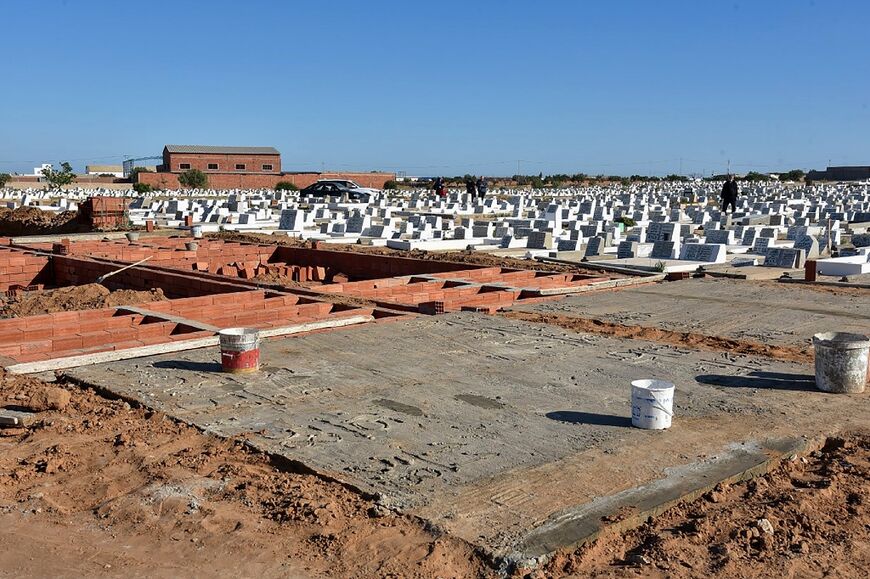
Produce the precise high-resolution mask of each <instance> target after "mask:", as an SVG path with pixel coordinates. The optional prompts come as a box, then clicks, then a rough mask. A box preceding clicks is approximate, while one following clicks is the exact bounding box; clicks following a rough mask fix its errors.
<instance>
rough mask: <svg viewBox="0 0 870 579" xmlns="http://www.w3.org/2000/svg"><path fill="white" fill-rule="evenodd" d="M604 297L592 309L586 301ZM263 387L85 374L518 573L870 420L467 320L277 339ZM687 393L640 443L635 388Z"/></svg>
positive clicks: (781, 371) (134, 373)
mask: <svg viewBox="0 0 870 579" xmlns="http://www.w3.org/2000/svg"><path fill="white" fill-rule="evenodd" d="M584 299H587V298H584ZM261 356H262V364H263V371H262V372H260V373H259V374H256V375H247V376H246V375H230V374H221V373H219V372H218V371H217V370H218V369H219V362H218V360H219V353H218V351H217V349H216V348H211V349H203V350H198V351H192V352H183V353H176V354H171V355H164V356H154V357H151V358H147V359H138V360H128V361H121V362H115V363H110V364H100V365H95V366H90V367H86V368H78V369H75V370H72V371H70V372H69V373H68V375H69V376H70V377H71V378H73V379H75V380H79V381H82V382H86V383H88V384H92V385H94V386H97V387H99V388H103V389H106V390H108V391H111V392H114V393H116V394H119V395H122V396H125V397H130V398H134V399H137V400H140V401H142V402H144V403H145V404H147V405H149V406H151V407H154V408H158V409H160V410H162V411H165V412H167V413H168V414H170V415H172V416H176V417H178V418H180V419H182V420H185V421H188V422H190V423H193V424H196V425H198V426H199V427H201V428H203V429H205V430H206V431H210V432H215V433H217V434H219V435H223V436H230V435H237V436H243V437H245V438H247V439H248V440H249V441H251V443H252V444H254V445H255V446H256V447H258V448H261V449H263V450H267V451H270V452H275V453H278V454H280V455H283V456H285V457H287V458H288V459H289V460H291V461H295V462H297V463H301V464H303V465H305V466H306V467H308V468H310V469H313V470H315V471H317V472H320V473H322V474H324V475H327V476H331V477H335V478H337V479H339V480H342V481H345V482H347V483H348V484H352V485H355V486H357V487H358V488H360V489H362V490H364V491H367V492H371V493H376V494H377V495H378V496H380V497H381V500H382V501H383V502H385V503H388V504H391V505H393V506H396V507H398V508H401V509H403V510H405V511H407V512H410V513H413V514H415V515H418V516H421V517H423V518H425V519H427V520H429V521H431V522H432V524H434V525H437V526H439V527H441V528H443V529H444V530H446V531H447V532H450V533H454V534H456V535H458V536H460V537H462V538H464V539H466V540H468V541H471V542H472V543H475V544H477V545H480V546H481V547H483V548H484V549H486V550H487V551H488V552H490V553H491V554H493V556H496V557H502V558H504V560H505V561H508V562H509V561H515V560H518V559H525V558H530V557H531V558H536V557H541V556H544V555H546V554H547V553H549V552H551V551H552V550H554V549H557V548H560V547H563V546H568V545H572V544H575V543H576V542H578V541H581V540H583V539H585V538H588V537H589V536H591V535H592V534H594V533H595V532H596V530H597V528H598V526H599V524H600V517H601V516H602V513H605V514H607V513H609V514H612V513H613V511H614V510H615V509H620V508H622V507H626V506H633V507H634V508H635V509H636V512H637V513H638V516H642V515H643V513H645V512H651V511H652V510H654V509H657V508H663V505H666V504H668V502H669V501H673V500H677V499H679V498H680V497H683V496H686V495H687V494H691V493H696V492H701V491H702V490H703V489H706V488H709V487H710V486H711V485H714V484H716V483H717V482H718V481H720V480H722V479H725V478H728V477H732V476H741V475H742V474H744V473H745V472H747V471H751V470H752V469H758V468H763V466H764V465H765V464H766V463H767V461H769V460H770V459H771V457H776V456H779V455H781V454H782V453H783V452H790V451H791V450H792V449H795V448H797V447H799V446H800V445H801V444H803V443H804V438H802V437H803V436H809V437H813V436H815V435H818V434H820V433H825V432H830V431H834V430H836V429H838V428H846V427H849V426H854V425H855V424H857V423H862V424H866V418H865V417H866V416H867V415H868V414H867V410H868V399H867V397H866V396H858V397H844V396H836V395H827V394H823V393H821V392H818V391H815V389H814V388H813V382H812V376H811V369H810V368H808V367H802V366H800V365H796V364H791V363H785V362H771V361H769V360H765V359H758V358H751V357H747V356H735V355H732V354H730V353H712V352H693V351H689V350H683V349H678V348H673V347H669V346H663V345H659V344H654V343H650V342H639V341H632V340H621V339H612V338H606V337H603V336H596V335H584V334H576V333H570V332H565V331H563V330H561V329H559V328H555V327H550V326H542V325H535V324H528V323H525V322H520V321H515V320H509V319H505V318H502V317H497V316H484V315H480V314H472V313H461V314H449V315H445V316H438V317H428V318H415V319H411V320H405V321H398V322H394V323H390V324H369V325H366V326H360V327H358V328H357V329H354V330H337V331H331V332H327V333H317V334H310V335H306V336H302V337H298V338H295V339H280V340H274V341H268V342H266V343H264V344H263V346H262V349H261ZM641 377H655V378H662V379H666V380H671V381H673V382H675V383H676V384H677V395H676V410H675V412H676V415H677V418H676V420H675V425H674V427H673V428H672V429H671V430H668V431H643V430H638V429H633V428H631V427H630V420H629V416H630V407H629V383H630V381H631V380H634V379H637V378H641Z"/></svg>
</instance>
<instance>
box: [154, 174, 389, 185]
mask: <svg viewBox="0 0 870 579" xmlns="http://www.w3.org/2000/svg"><path fill="white" fill-rule="evenodd" d="M395 178H396V174H395V173H285V174H283V175H266V174H262V175H252V174H227V173H213V172H212V173H208V187H209V188H212V189H272V188H274V187H275V184H276V183H278V182H279V181H289V182H290V183H293V184H294V185H296V186H297V187H299V188H300V189H301V188H303V187H307V186H309V185H311V184H312V183H314V182H315V181H318V180H320V179H351V180H353V181H356V182H357V183H359V184H360V185H362V186H363V187H373V188H376V189H380V188H382V187H383V186H384V183H386V182H387V181H390V180H394V179H395ZM139 182H140V183H147V184H149V185H151V186H152V187H154V188H155V189H179V188H181V185H179V184H178V175H177V174H176V173H139Z"/></svg>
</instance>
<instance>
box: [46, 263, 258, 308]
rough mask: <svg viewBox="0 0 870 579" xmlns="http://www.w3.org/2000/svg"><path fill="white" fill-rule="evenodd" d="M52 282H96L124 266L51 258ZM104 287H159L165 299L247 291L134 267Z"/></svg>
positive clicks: (206, 280)
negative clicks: (102, 276)
mask: <svg viewBox="0 0 870 579" xmlns="http://www.w3.org/2000/svg"><path fill="white" fill-rule="evenodd" d="M51 259H52V265H53V269H54V283H55V284H56V285H58V286H67V285H83V284H88V283H95V282H96V281H97V278H98V277H100V276H101V275H105V274H107V273H109V272H111V271H115V270H117V269H119V268H120V267H123V264H116V263H107V262H99V261H91V260H89V259H81V258H76V257H69V256H62V255H55V256H52V258H51ZM103 285H104V286H106V287H107V288H109V289H111V290H119V289H129V290H137V291H143V290H150V289H154V288H160V289H162V290H163V293H164V294H166V297H168V298H189V297H198V296H204V295H209V294H220V293H229V292H238V291H244V290H246V289H248V288H247V287H245V286H238V285H234V284H231V283H226V282H221V281H217V280H213V279H208V278H200V277H197V278H196V279H191V277H190V274H181V273H175V272H172V271H167V270H164V269H160V268H146V267H135V268H131V269H128V270H126V271H122V272H120V273H117V274H115V275H113V276H112V277H109V278H107V279H106V280H105V281H104V282H103Z"/></svg>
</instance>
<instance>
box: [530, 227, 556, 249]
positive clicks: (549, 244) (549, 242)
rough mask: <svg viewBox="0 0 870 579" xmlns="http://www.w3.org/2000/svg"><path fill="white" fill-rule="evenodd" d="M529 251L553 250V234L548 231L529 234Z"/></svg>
mask: <svg viewBox="0 0 870 579" xmlns="http://www.w3.org/2000/svg"><path fill="white" fill-rule="evenodd" d="M526 247H527V248H528V249H553V234H552V233H550V232H548V231H532V232H530V233H529V242H528V245H526Z"/></svg>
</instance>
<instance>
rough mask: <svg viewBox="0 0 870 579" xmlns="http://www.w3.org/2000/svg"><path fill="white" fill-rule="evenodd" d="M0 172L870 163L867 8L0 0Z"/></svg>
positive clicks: (632, 169) (796, 1)
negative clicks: (221, 159)
mask: <svg viewBox="0 0 870 579" xmlns="http://www.w3.org/2000/svg"><path fill="white" fill-rule="evenodd" d="M0 7H2V22H3V33H2V35H0V47H2V48H0V51H2V52H0V54H2V55H3V58H2V60H0V70H2V77H0V88H2V90H0V171H5V172H11V171H19V172H30V171H31V170H32V167H34V166H35V165H36V164H38V163H39V162H42V161H45V162H50V161H55V162H56V161H60V160H67V159H68V160H72V161H73V165H74V167H76V168H77V169H78V168H81V167H83V166H84V165H85V164H86V163H120V161H121V159H122V158H123V156H125V155H131V156H145V155H153V154H159V153H160V151H161V150H162V147H163V145H164V144H166V143H178V144H210V145H271V146H275V147H277V148H278V149H279V150H280V151H281V153H282V160H283V168H284V169H285V170H305V169H316V170H319V169H321V168H325V169H332V170H375V169H383V170H400V171H406V172H407V173H408V174H424V175H434V174H446V175H453V174H463V173H466V172H470V173H483V174H489V175H502V174H513V173H515V172H516V170H517V161H518V160H520V163H519V166H520V170H521V171H522V172H523V173H537V172H544V173H553V172H581V171H582V172H586V173H590V174H597V173H605V174H626V175H628V174H632V173H641V174H665V173H670V172H677V171H679V169H680V166H681V163H680V159H682V170H683V172H684V173H691V172H703V173H707V174H709V173H710V172H712V171H717V172H719V171H722V170H724V169H725V166H726V162H727V160H728V159H730V160H731V163H732V167H734V168H735V169H736V170H738V171H746V170H750V169H757V170H768V169H769V170H774V169H779V168H794V167H801V168H822V167H824V166H825V165H827V164H828V162H829V161H830V162H831V163H833V164H868V163H870V107H868V104H870V33H868V23H870V2H866V0H854V1H836V0H831V1H823V0H815V1H807V0H792V1H787V0H782V1H765V0H756V1H751V2H749V1H741V2H733V1H731V2H719V1H716V0H703V1H702V0H696V1H683V2H678V1H667V0H659V1H652V0H649V1H642V0H637V1H628V0H625V1H619V0H612V1H604V0H601V1H596V2H593V1H586V2H583V1H579V0H577V1H570V0H565V1H547V0H538V1H536V2H532V1H524V2H520V1H512V0H502V1H496V0H493V1H477V2H475V1H473V0H465V1H453V0H439V1H438V2H414V1H410V0H405V1H394V2H393V1H389V2H388V1H378V0H368V1H359V0H357V1H332V2H330V1H325V0H324V1H319V2H318V1H309V2H302V1H296V2H292V1H277V0H275V1H267V0H246V1H244V2H241V1H238V0H234V1H230V0H211V1H209V2H206V1H201V2H193V1H185V0H175V1H163V0H151V1H150V2H116V1H113V2H109V1H98V0H92V1H89V0H66V1H61V0H45V1H40V0H27V1H25V0H17V1H16V0H2V4H0Z"/></svg>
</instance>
